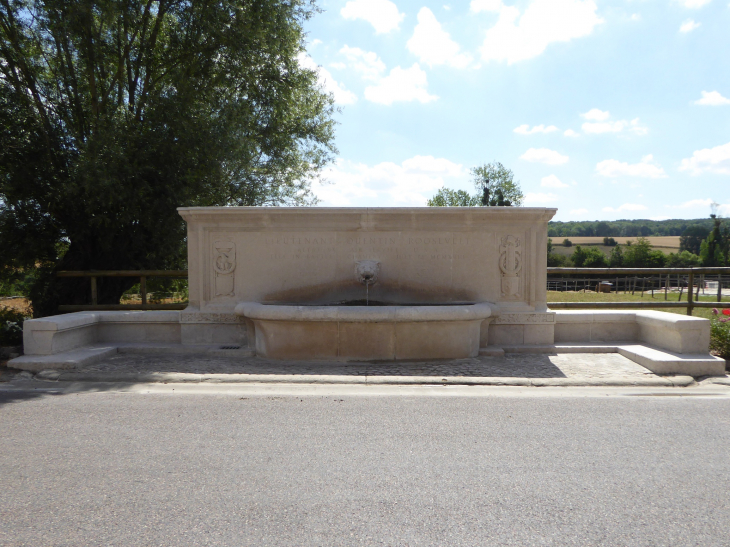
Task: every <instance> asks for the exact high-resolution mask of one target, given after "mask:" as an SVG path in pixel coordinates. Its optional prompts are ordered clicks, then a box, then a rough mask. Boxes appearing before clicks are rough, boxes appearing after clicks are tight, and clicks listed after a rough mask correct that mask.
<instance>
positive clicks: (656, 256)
mask: <svg viewBox="0 0 730 547" xmlns="http://www.w3.org/2000/svg"><path fill="white" fill-rule="evenodd" d="M629 243H630V242H627V243H626V250H625V251H624V264H623V265H624V267H626V268H663V267H664V263H665V261H666V255H665V254H664V253H663V252H661V251H655V250H653V249H652V247H651V243H649V240H648V239H646V238H644V237H640V238H638V239H637V240H636V243H633V244H629Z"/></svg>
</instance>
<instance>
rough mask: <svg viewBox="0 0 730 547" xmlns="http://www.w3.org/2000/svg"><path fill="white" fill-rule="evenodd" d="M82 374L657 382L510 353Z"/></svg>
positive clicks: (188, 358)
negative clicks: (435, 377) (413, 359)
mask: <svg viewBox="0 0 730 547" xmlns="http://www.w3.org/2000/svg"><path fill="white" fill-rule="evenodd" d="M79 372H97V373H101V374H104V373H110V372H137V373H145V372H162V373H165V372H176V373H191V374H257V375H258V374H269V375H278V374H282V375H283V374H286V375H292V374H295V375H335V376H439V377H441V376H450V377H504V378H586V379H602V378H615V377H623V378H626V379H627V380H628V379H638V378H650V377H655V378H656V377H657V376H656V375H654V374H653V373H652V372H650V371H649V370H647V369H645V368H644V367H642V366H641V365H638V364H636V363H634V362H633V361H631V360H629V359H627V358H625V357H623V356H621V355H619V354H617V353H604V354H591V353H572V354H558V355H545V354H507V355H505V356H504V357H475V358H470V359H454V360H441V361H398V362H392V361H389V362H382V361H380V362H378V361H373V362H346V363H345V362H342V363H340V362H331V361H330V362H328V361H277V360H273V359H263V358H260V357H244V358H240V357H236V358H227V357H222V356H210V355H204V354H183V355H180V354H177V355H164V354H162V355H160V354H154V355H150V354H147V355H145V354H128V353H123V354H118V355H115V356H114V357H111V358H109V359H107V360H104V361H102V362H99V363H96V364H94V365H90V366H87V367H85V368H83V369H82V370H81V371H79Z"/></svg>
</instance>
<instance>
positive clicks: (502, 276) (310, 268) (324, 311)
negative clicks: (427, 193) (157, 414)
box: [180, 208, 556, 359]
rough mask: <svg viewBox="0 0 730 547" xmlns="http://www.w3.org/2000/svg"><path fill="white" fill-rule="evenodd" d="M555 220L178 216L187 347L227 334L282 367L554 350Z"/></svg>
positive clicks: (375, 213)
mask: <svg viewBox="0 0 730 547" xmlns="http://www.w3.org/2000/svg"><path fill="white" fill-rule="evenodd" d="M555 211H556V210H555V209H543V208H428V209H423V208H421V209H400V208H399V209H395V208H393V209H391V208H377V209H357V208H352V209H321V208H306V209H305V208H296V209H295V208H286V209H285V208H183V209H180V214H181V215H182V216H183V218H184V219H185V220H186V222H187V223H188V262H189V279H190V307H189V308H188V310H186V311H185V312H183V314H182V317H181V321H182V333H183V334H182V336H183V340H186V341H190V342H191V343H212V342H214V341H216V340H221V338H220V337H219V336H220V333H221V332H222V330H226V329H227V331H228V333H229V338H230V340H231V341H236V342H237V343H241V344H247V345H248V346H249V347H252V348H255V350H256V353H257V354H259V355H263V356H267V357H275V358H283V359H287V358H292V359H295V358H296V359H302V358H335V359H424V358H456V357H470V356H476V355H478V353H479V349H480V347H486V346H488V345H490V344H492V345H495V344H497V345H501V344H525V343H528V344H541V343H542V344H550V343H552V342H553V329H554V322H555V317H554V316H555V314H554V313H553V312H549V311H548V310H547V305H546V302H545V295H546V289H545V283H544V278H545V271H546V270H545V268H546V258H545V253H544V252H542V250H543V249H545V248H546V244H547V221H548V220H549V219H550V218H551V217H552V216H553V215H554V214H555ZM363 288H364V289H365V290H363ZM371 304H372V305H371ZM226 324H227V325H229V326H228V327H225V326H222V325H226Z"/></svg>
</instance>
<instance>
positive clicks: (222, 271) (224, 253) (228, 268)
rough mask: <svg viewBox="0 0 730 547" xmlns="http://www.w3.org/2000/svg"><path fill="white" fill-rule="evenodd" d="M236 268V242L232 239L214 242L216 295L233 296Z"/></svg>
mask: <svg viewBox="0 0 730 547" xmlns="http://www.w3.org/2000/svg"><path fill="white" fill-rule="evenodd" d="M235 269H236V244H235V243H233V242H232V241H216V242H215V243H213V270H214V272H215V296H233V294H234V276H233V272H234V271H235Z"/></svg>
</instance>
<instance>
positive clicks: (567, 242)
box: [563, 237, 573, 247]
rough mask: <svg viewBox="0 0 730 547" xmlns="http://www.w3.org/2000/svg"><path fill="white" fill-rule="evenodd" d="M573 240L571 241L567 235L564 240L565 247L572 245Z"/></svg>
mask: <svg viewBox="0 0 730 547" xmlns="http://www.w3.org/2000/svg"><path fill="white" fill-rule="evenodd" d="M572 246H573V242H572V241H570V240H569V239H568V238H567V237H566V238H565V239H564V240H563V247H572Z"/></svg>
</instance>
